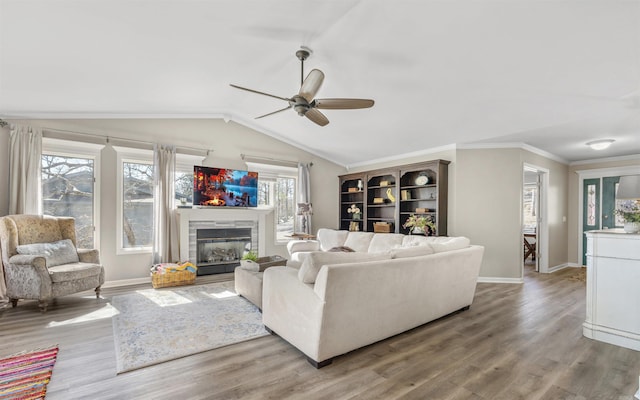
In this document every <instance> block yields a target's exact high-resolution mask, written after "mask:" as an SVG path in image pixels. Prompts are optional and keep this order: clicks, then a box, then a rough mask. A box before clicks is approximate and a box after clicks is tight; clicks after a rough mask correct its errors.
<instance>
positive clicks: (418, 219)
mask: <svg viewBox="0 0 640 400" xmlns="http://www.w3.org/2000/svg"><path fill="white" fill-rule="evenodd" d="M402 227H403V228H409V234H410V235H416V234H425V235H429V233H433V234H435V233H436V224H434V223H433V220H432V218H431V216H430V215H415V214H411V215H410V216H409V218H407V220H406V221H405V223H404V225H402Z"/></svg>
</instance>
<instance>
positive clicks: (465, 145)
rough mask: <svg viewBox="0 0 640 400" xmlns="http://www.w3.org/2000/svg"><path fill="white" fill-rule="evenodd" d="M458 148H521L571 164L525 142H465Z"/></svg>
mask: <svg viewBox="0 0 640 400" xmlns="http://www.w3.org/2000/svg"><path fill="white" fill-rule="evenodd" d="M458 149H462V150H478V149H521V150H526V151H528V152H530V153H533V154H537V155H539V156H542V157H545V158H548V159H550V160H553V161H557V162H559V163H561V164H565V165H569V163H570V161H569V160H566V159H564V158H562V157H560V156H557V155H555V154H553V153H549V152H548V151H546V150H542V149H539V148H537V147H533V146H531V145H529V144H526V143H523V142H506V143H463V144H460V145H458Z"/></svg>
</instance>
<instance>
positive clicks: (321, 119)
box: [304, 108, 329, 126]
mask: <svg viewBox="0 0 640 400" xmlns="http://www.w3.org/2000/svg"><path fill="white" fill-rule="evenodd" d="M304 116H305V117H307V118H309V119H310V120H311V121H313V122H315V123H316V124H318V125H320V126H325V125H326V124H328V123H329V120H328V119H327V117H325V116H324V114H323V113H321V112H320V111H318V110H316V109H315V108H310V109H309V110H307V112H306V113H305V114H304Z"/></svg>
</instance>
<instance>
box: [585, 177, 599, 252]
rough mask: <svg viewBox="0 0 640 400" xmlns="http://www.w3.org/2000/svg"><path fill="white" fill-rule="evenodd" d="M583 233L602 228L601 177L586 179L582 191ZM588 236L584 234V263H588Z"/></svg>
mask: <svg viewBox="0 0 640 400" xmlns="http://www.w3.org/2000/svg"><path fill="white" fill-rule="evenodd" d="M582 196H583V197H582V201H583V203H582V210H583V211H582V214H583V215H582V230H583V233H584V232H587V231H593V230H598V229H600V179H598V178H596V179H585V180H584V186H583V192H582ZM586 251H587V237H586V236H585V235H584V234H583V235H582V265H587V256H586Z"/></svg>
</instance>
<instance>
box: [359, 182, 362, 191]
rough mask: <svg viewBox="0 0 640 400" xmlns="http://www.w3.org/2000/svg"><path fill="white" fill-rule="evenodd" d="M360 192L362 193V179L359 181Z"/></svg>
mask: <svg viewBox="0 0 640 400" xmlns="http://www.w3.org/2000/svg"><path fill="white" fill-rule="evenodd" d="M358 190H359V191H362V179H358Z"/></svg>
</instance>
